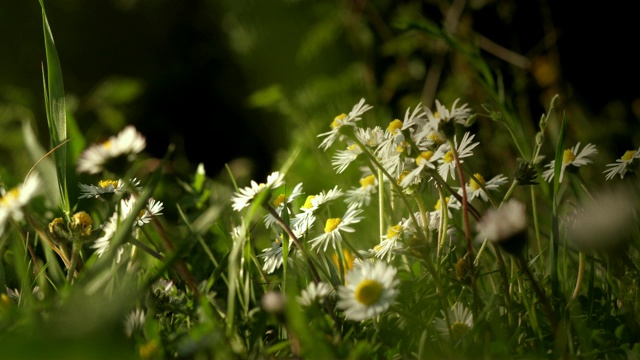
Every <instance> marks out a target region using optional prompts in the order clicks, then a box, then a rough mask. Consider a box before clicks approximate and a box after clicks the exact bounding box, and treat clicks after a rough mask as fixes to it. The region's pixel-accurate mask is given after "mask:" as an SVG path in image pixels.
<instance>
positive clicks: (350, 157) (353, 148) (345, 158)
mask: <svg viewBox="0 0 640 360" xmlns="http://www.w3.org/2000/svg"><path fill="white" fill-rule="evenodd" d="M360 154H362V149H361V148H360V145H358V144H355V143H351V142H349V146H347V149H346V150H338V151H337V152H336V154H335V155H334V156H333V158H332V160H331V165H333V168H334V170H335V171H336V174H340V173H342V172H344V171H345V170H346V169H347V167H348V166H349V165H350V164H351V163H352V162H353V161H355V160H356V159H357V158H358V155H360Z"/></svg>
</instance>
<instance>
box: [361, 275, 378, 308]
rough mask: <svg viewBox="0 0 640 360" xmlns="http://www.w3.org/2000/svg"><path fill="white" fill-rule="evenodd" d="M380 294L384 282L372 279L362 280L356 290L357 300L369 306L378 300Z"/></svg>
mask: <svg viewBox="0 0 640 360" xmlns="http://www.w3.org/2000/svg"><path fill="white" fill-rule="evenodd" d="M380 295H382V284H380V283H379V282H377V281H375V280H371V279H365V280H363V281H361V282H360V284H359V285H358V287H357V288H356V291H355V297H356V300H358V302H359V303H361V304H365V305H367V306H368V305H371V304H374V303H375V302H376V301H378V299H380Z"/></svg>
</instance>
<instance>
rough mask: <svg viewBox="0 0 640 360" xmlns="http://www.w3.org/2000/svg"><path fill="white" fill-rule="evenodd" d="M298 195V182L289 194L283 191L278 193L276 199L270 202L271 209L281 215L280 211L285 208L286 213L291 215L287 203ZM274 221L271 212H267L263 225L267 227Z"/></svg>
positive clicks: (299, 192)
mask: <svg viewBox="0 0 640 360" xmlns="http://www.w3.org/2000/svg"><path fill="white" fill-rule="evenodd" d="M300 195H302V183H298V185H296V186H295V187H294V188H293V190H292V191H291V194H289V196H286V195H285V194H284V193H282V194H280V195H278V196H277V197H276V199H275V200H273V201H272V202H271V205H272V206H273V209H274V210H275V212H276V213H277V214H278V216H280V217H282V212H283V211H284V209H287V213H288V214H289V215H291V209H290V207H289V205H290V204H291V203H292V202H293V201H294V200H295V199H297V198H298V197H299V196H300ZM275 223H276V218H275V217H274V216H273V215H272V214H271V213H268V214H267V215H265V216H264V226H265V227H266V228H267V229H268V228H270V227H271V226H272V225H273V224H275Z"/></svg>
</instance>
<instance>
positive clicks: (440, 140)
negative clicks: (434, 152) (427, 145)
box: [427, 131, 444, 144]
mask: <svg viewBox="0 0 640 360" xmlns="http://www.w3.org/2000/svg"><path fill="white" fill-rule="evenodd" d="M427 139H429V140H431V141H433V142H434V143H436V144H442V143H444V139H443V138H441V137H440V136H438V134H436V133H435V132H433V131H432V132H430V133H429V134H428V135H427Z"/></svg>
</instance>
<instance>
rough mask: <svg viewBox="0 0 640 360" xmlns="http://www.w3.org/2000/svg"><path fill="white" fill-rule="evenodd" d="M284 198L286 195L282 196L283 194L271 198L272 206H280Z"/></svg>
mask: <svg viewBox="0 0 640 360" xmlns="http://www.w3.org/2000/svg"><path fill="white" fill-rule="evenodd" d="M285 199H286V197H285V196H284V194H280V195H278V197H277V198H276V199H275V200H273V206H275V207H280V206H281V205H282V204H283V203H284V200H285Z"/></svg>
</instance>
